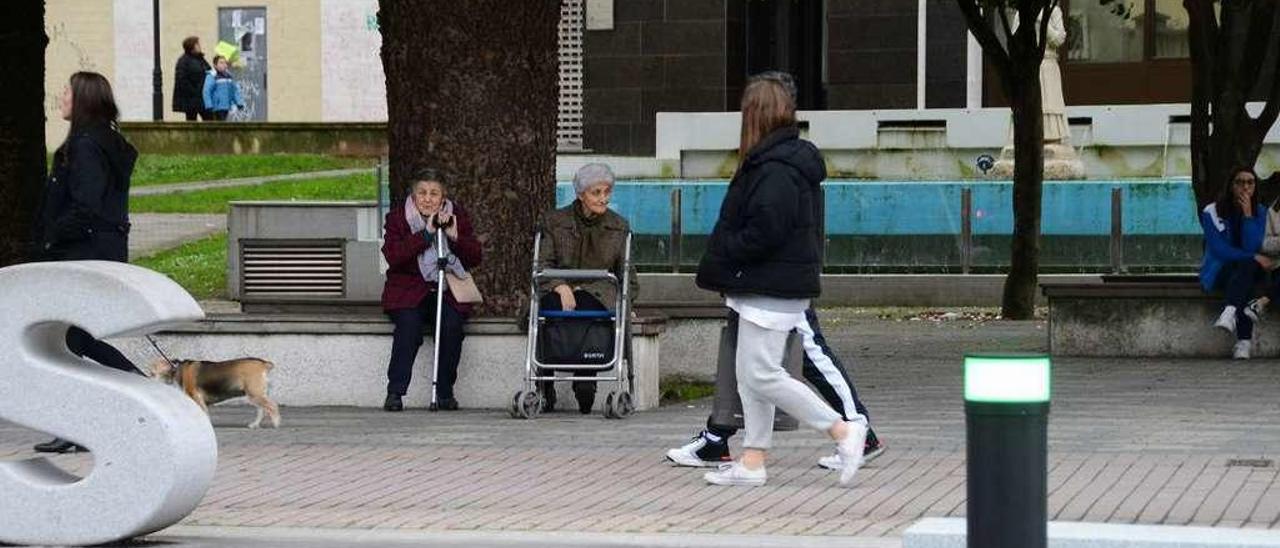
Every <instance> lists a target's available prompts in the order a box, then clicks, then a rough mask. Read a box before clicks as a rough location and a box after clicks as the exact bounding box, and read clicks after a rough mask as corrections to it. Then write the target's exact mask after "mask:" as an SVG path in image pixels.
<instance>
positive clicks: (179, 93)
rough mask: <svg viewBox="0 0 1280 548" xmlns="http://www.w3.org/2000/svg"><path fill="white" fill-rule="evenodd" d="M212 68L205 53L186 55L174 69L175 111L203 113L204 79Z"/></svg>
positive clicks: (180, 58)
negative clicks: (205, 58) (206, 59)
mask: <svg viewBox="0 0 1280 548" xmlns="http://www.w3.org/2000/svg"><path fill="white" fill-rule="evenodd" d="M210 69H211V67H210V66H209V62H208V61H205V60H204V54H203V53H184V54H182V57H179V58H178V64H177V65H176V66H174V68H173V111H174V112H201V111H203V110H205V108H204V77H205V75H207V74H208V73H209V70H210Z"/></svg>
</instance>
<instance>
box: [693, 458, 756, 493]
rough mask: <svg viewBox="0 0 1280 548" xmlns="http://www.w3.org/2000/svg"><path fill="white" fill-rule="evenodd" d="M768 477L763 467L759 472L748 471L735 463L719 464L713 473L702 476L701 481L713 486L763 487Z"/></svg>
mask: <svg viewBox="0 0 1280 548" xmlns="http://www.w3.org/2000/svg"><path fill="white" fill-rule="evenodd" d="M768 477H769V475H768V474H766V473H765V471H764V467H763V466H762V467H760V469H759V470H749V469H747V468H746V467H745V466H742V464H741V463H737V462H728V463H725V464H721V465H720V468H719V469H717V470H716V471H715V472H707V473H706V474H703V475H702V479H704V480H707V483H710V484H713V485H742V486H747V487H759V486H761V485H764V481H765V479H767V478H768Z"/></svg>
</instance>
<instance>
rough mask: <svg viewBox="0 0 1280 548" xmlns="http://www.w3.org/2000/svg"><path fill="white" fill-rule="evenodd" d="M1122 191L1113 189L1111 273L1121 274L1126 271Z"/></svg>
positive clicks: (1118, 188)
mask: <svg viewBox="0 0 1280 548" xmlns="http://www.w3.org/2000/svg"><path fill="white" fill-rule="evenodd" d="M1122 200H1123V197H1122V191H1121V189H1120V187H1116V188H1112V189H1111V272H1112V273H1115V274H1119V273H1120V272H1121V271H1123V270H1124V217H1123V211H1124V208H1123V207H1122V206H1123V205H1124V204H1123V201H1122Z"/></svg>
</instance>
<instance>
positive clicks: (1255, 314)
mask: <svg viewBox="0 0 1280 548" xmlns="http://www.w3.org/2000/svg"><path fill="white" fill-rule="evenodd" d="M1266 312H1267V305H1266V303H1264V302H1262V299H1254V300H1252V301H1249V305H1248V306H1246V307H1244V315H1245V316H1248V317H1249V319H1250V320H1253V322H1254V323H1259V322H1261V321H1262V318H1263V317H1264V316H1263V314H1265V313H1266Z"/></svg>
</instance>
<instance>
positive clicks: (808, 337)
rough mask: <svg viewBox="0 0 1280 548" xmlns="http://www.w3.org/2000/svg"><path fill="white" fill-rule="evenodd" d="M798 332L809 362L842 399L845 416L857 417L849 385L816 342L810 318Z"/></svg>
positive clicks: (797, 328) (801, 324)
mask: <svg viewBox="0 0 1280 548" xmlns="http://www.w3.org/2000/svg"><path fill="white" fill-rule="evenodd" d="M796 330H797V331H799V332H800V336H801V342H802V344H803V346H804V353H805V356H807V357H808V358H809V361H811V362H813V365H814V367H816V368H817V369H818V372H819V373H822V378H823V379H826V381H827V384H829V385H831V388H832V389H833V390H835V393H836V394H837V395H838V396H839V397H840V402H841V403H843V404H844V409H845V415H847V416H848V417H849V418H853V417H855V416H857V413H858V412H857V410H856V409H857V407H856V406H854V404H853V392H852V391H851V390H850V389H849V383H848V382H845V379H844V375H841V374H840V370H839V369H836V365H835V363H834V362H832V361H831V356H828V355H827V353H826V352H824V351H823V350H822V347H821V346H820V345H818V341H816V340H814V331H813V326H812V325H810V324H809V318H808V317H806V318H805V320H804V321H803V322H800V325H797V326H796Z"/></svg>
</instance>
